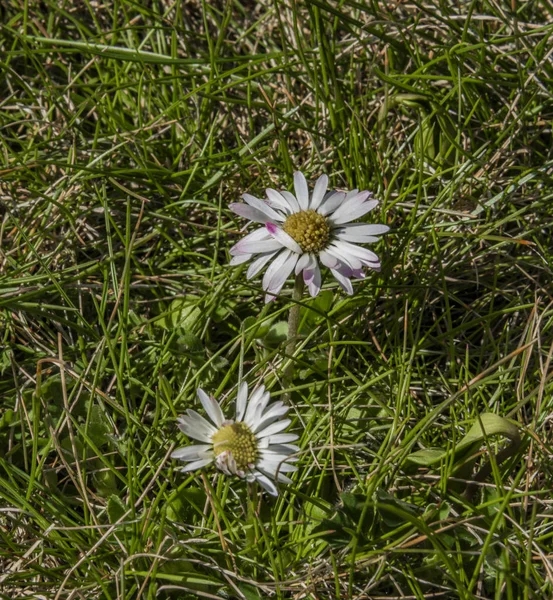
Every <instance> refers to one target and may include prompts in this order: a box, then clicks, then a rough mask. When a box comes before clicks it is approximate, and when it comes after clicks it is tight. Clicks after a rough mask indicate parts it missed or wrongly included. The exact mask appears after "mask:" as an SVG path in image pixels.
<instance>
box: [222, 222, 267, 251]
mask: <svg viewBox="0 0 553 600" xmlns="http://www.w3.org/2000/svg"><path fill="white" fill-rule="evenodd" d="M271 239H272V237H271V234H270V233H269V232H268V231H267V229H265V227H260V228H259V229H256V230H255V231H252V232H251V233H248V235H245V236H244V237H243V238H242V239H241V240H240V241H239V242H237V243H236V244H234V246H233V247H232V248H231V249H230V250H229V252H230V254H231V255H235V254H243V253H242V252H239V251H237V250H236V247H237V246H239V245H240V244H241V243H242V244H243V243H244V242H260V241H262V240H271Z"/></svg>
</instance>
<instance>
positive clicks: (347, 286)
mask: <svg viewBox="0 0 553 600" xmlns="http://www.w3.org/2000/svg"><path fill="white" fill-rule="evenodd" d="M330 272H331V273H332V274H333V275H334V277H335V278H336V281H337V282H338V283H339V284H340V285H341V286H342V289H343V290H344V291H345V292H346V294H349V295H350V296H352V295H353V286H352V285H351V281H350V280H349V279H348V278H347V277H345V276H344V275H342V274H341V273H340V272H339V271H337V270H336V269H330Z"/></svg>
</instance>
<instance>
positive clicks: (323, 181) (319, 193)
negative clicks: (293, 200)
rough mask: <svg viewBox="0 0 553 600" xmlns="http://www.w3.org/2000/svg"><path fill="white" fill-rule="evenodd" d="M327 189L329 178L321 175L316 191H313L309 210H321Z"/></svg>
mask: <svg viewBox="0 0 553 600" xmlns="http://www.w3.org/2000/svg"><path fill="white" fill-rule="evenodd" d="M327 187H328V177H327V176H326V175H321V176H320V177H319V179H317V183H316V184H315V189H314V190H313V195H312V196H311V203H310V204H309V208H310V209H311V210H317V208H319V206H320V205H321V202H322V201H323V198H324V196H325V194H326V188H327Z"/></svg>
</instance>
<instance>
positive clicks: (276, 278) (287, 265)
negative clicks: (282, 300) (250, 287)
mask: <svg viewBox="0 0 553 600" xmlns="http://www.w3.org/2000/svg"><path fill="white" fill-rule="evenodd" d="M297 261H298V255H297V254H294V253H293V252H290V254H289V256H288V257H287V258H286V260H285V261H284V263H283V264H282V266H281V267H280V269H279V270H278V271H277V272H276V273H274V274H273V276H272V277H271V279H270V281H269V283H268V284H267V287H266V288H265V291H266V292H268V293H269V294H272V295H276V294H278V293H279V292H280V290H281V289H282V286H283V285H284V284H285V283H286V280H287V279H288V277H289V276H290V274H291V273H292V271H293V270H294V267H295V266H296V262H297Z"/></svg>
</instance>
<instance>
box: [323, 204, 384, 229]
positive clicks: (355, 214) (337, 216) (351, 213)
mask: <svg viewBox="0 0 553 600" xmlns="http://www.w3.org/2000/svg"><path fill="white" fill-rule="evenodd" d="M377 205H378V200H369V201H367V202H361V203H357V202H356V203H355V204H354V205H352V206H351V207H350V209H347V210H342V209H343V208H344V207H343V205H342V206H340V208H339V209H338V210H339V211H340V212H339V213H338V210H337V211H336V212H335V213H334V214H333V215H332V216H331V217H329V221H331V223H333V224H334V225H342V224H343V223H349V222H350V221H354V220H355V219H359V217H362V216H363V215H364V214H366V213H368V212H369V211H371V210H372V209H373V208H374V207H375V206H377Z"/></svg>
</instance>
